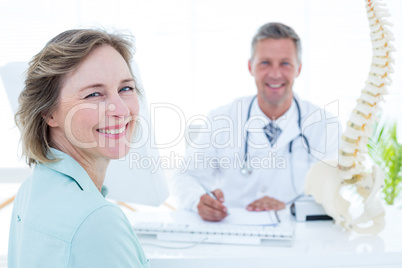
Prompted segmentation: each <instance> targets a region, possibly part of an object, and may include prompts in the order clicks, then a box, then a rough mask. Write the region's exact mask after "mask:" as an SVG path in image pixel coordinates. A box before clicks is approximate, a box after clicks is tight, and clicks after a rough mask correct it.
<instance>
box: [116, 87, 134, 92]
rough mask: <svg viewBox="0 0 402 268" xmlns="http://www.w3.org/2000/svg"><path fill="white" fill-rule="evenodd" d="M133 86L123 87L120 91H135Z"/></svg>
mask: <svg viewBox="0 0 402 268" xmlns="http://www.w3.org/2000/svg"><path fill="white" fill-rule="evenodd" d="M133 90H134V88H133V87H123V88H122V89H120V90H119V92H125V91H133Z"/></svg>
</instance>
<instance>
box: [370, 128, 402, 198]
mask: <svg viewBox="0 0 402 268" xmlns="http://www.w3.org/2000/svg"><path fill="white" fill-rule="evenodd" d="M368 149H369V151H368V152H369V155H370V157H371V159H372V160H373V161H374V162H375V163H376V164H377V165H378V166H380V167H381V168H382V170H383V171H384V173H385V183H384V189H383V193H384V199H385V201H386V202H387V204H389V205H392V204H393V203H394V201H395V198H397V197H398V196H399V194H400V192H401V185H402V184H401V181H402V144H401V143H398V136H397V123H396V122H391V123H389V122H388V123H387V122H386V123H384V124H383V125H382V126H380V125H379V124H375V125H374V129H373V135H372V137H371V138H370V141H369V144H368Z"/></svg>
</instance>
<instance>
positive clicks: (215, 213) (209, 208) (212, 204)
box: [197, 189, 228, 221]
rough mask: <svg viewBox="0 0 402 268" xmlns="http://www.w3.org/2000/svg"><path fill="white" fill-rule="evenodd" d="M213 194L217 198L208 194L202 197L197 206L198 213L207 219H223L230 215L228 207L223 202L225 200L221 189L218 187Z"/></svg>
mask: <svg viewBox="0 0 402 268" xmlns="http://www.w3.org/2000/svg"><path fill="white" fill-rule="evenodd" d="M212 194H213V195H214V196H215V197H216V199H214V198H212V197H211V196H209V195H208V194H204V195H202V196H201V197H200V202H199V203H198V206H197V208H198V214H200V216H201V218H202V219H203V220H205V221H221V220H223V219H224V218H225V217H226V216H227V215H228V214H227V208H226V207H225V206H224V205H223V204H222V203H223V202H224V198H223V193H222V191H221V190H219V189H216V190H214V191H212Z"/></svg>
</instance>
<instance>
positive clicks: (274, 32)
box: [250, 22, 302, 63]
mask: <svg viewBox="0 0 402 268" xmlns="http://www.w3.org/2000/svg"><path fill="white" fill-rule="evenodd" d="M268 38H272V39H286V38H289V39H291V40H292V41H293V42H294V44H295V47H296V55H297V61H298V63H301V52H302V49H301V41H300V37H299V36H298V35H297V33H296V32H295V31H294V30H293V29H292V28H290V27H289V26H287V25H285V24H282V23H279V22H270V23H267V24H264V25H262V26H261V27H260V28H259V29H258V31H257V33H256V34H255V36H254V37H253V40H252V42H251V58H250V60H252V59H253V58H254V54H255V46H256V45H257V43H258V41H260V40H264V39H268Z"/></svg>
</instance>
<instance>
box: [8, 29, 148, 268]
mask: <svg viewBox="0 0 402 268" xmlns="http://www.w3.org/2000/svg"><path fill="white" fill-rule="evenodd" d="M130 51H131V43H130V41H129V40H128V39H126V38H125V37H124V36H121V35H115V34H108V33H105V32H103V31H98V30H70V31H66V32H63V33H61V34H59V35H58V36H56V37H55V38H53V39H52V40H51V41H49V43H47V45H46V46H45V47H44V48H43V49H42V51H40V52H39V53H38V54H37V55H36V56H35V57H34V58H33V59H32V61H31V62H30V67H29V69H28V70H27V78H26V81H25V88H24V90H23V91H22V93H21V95H20V97H19V105H20V106H19V110H18V112H17V114H16V116H15V119H16V124H17V126H18V127H19V128H20V131H21V135H22V137H21V140H22V147H23V154H24V155H25V156H26V159H27V162H28V164H29V165H30V166H31V165H35V169H34V171H33V174H32V176H31V177H30V178H28V179H27V180H26V181H25V182H24V183H23V184H22V186H21V188H20V190H19V192H18V194H17V197H16V199H15V202H14V209H13V214H12V220H11V228H10V241H9V253H8V264H9V267H11V268H13V267H148V266H149V263H148V260H147V259H146V257H145V255H144V253H143V251H142V248H141V246H140V244H139V242H138V239H137V237H136V235H135V234H134V232H133V230H132V228H131V225H130V223H129V222H128V220H127V218H126V217H125V215H124V214H123V212H122V211H121V210H120V208H119V207H118V206H116V205H115V204H113V203H110V202H108V201H106V200H105V198H104V196H105V195H106V194H107V189H106V187H105V186H103V181H104V178H105V173H106V169H107V166H108V164H109V162H110V159H118V158H121V157H123V156H125V155H126V154H127V153H128V150H129V146H130V143H129V141H130V140H131V138H132V136H133V133H134V128H135V119H136V116H137V114H138V109H139V108H138V97H137V90H136V85H135V80H134V77H133V75H132V71H131V67H130V64H129V62H130V60H131V58H132V54H131V52H130Z"/></svg>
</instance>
